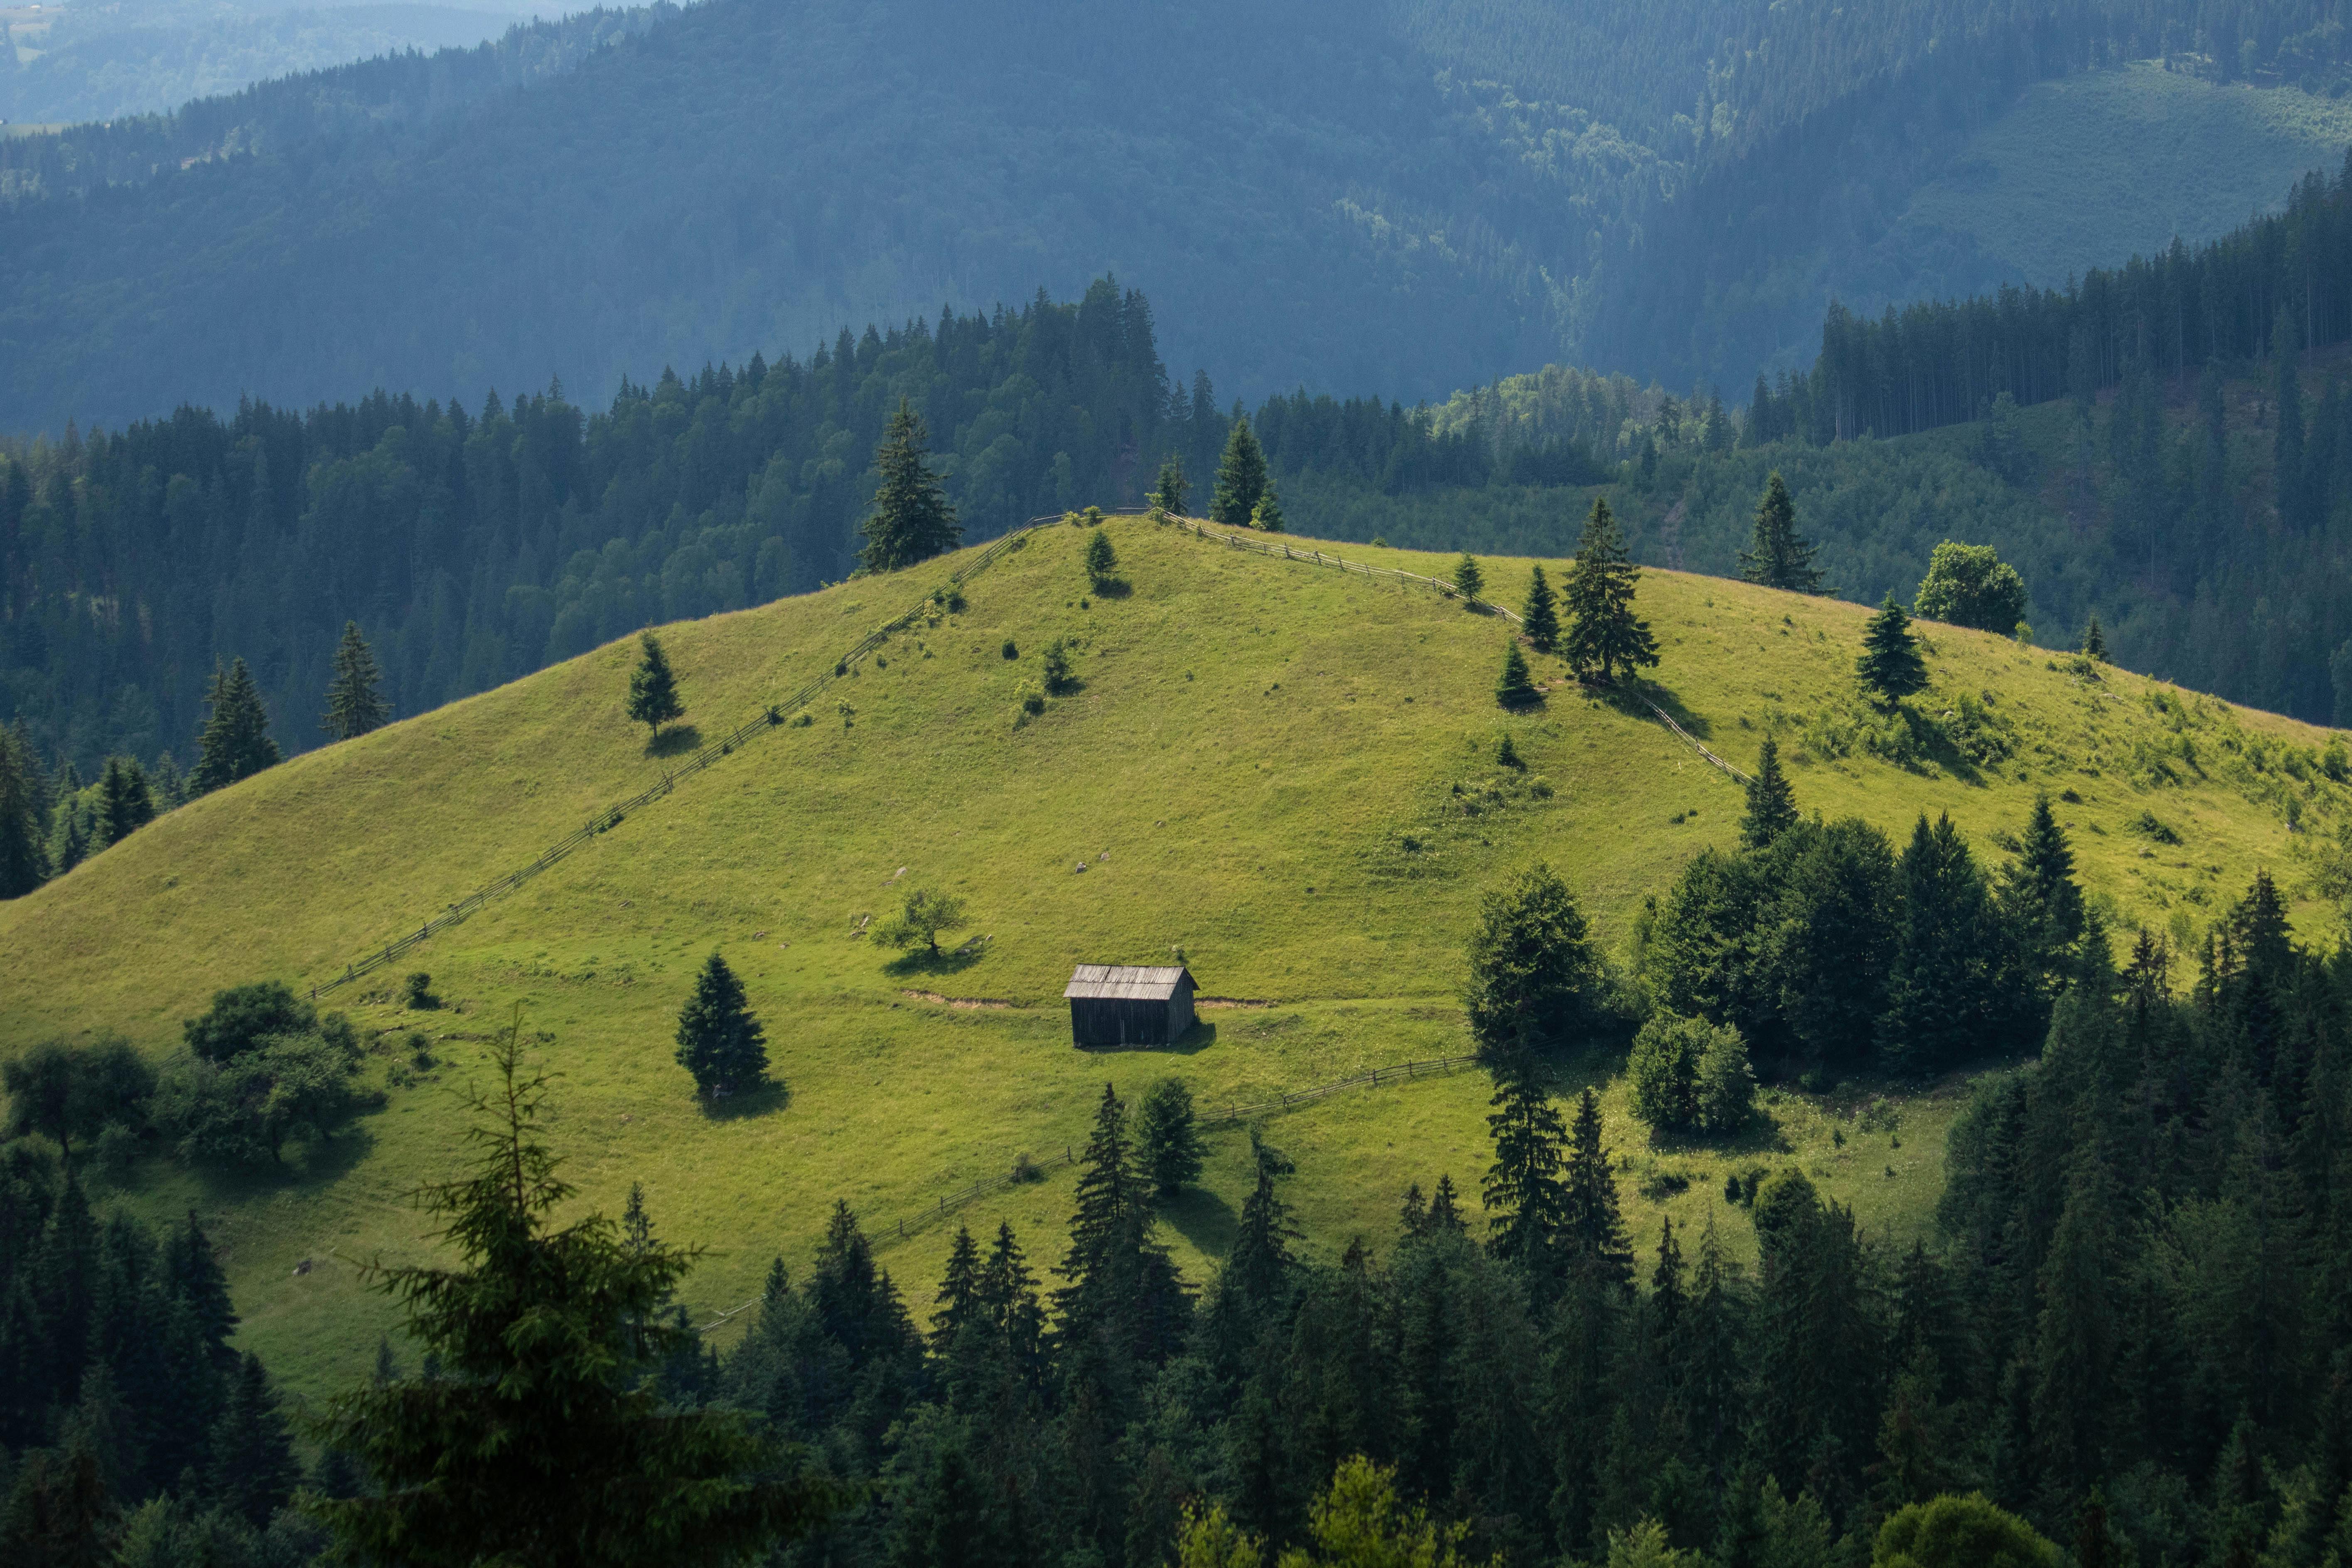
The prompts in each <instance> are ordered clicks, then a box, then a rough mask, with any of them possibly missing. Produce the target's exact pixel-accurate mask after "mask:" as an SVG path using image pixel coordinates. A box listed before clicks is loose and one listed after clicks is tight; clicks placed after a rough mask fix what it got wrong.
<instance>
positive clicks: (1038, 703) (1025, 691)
mask: <svg viewBox="0 0 2352 1568" xmlns="http://www.w3.org/2000/svg"><path fill="white" fill-rule="evenodd" d="M1014 695H1015V696H1017V697H1018V698H1019V699H1020V702H1021V711H1022V712H1024V713H1043V712H1044V711H1045V688H1044V687H1042V686H1040V685H1038V684H1037V683H1036V682H1035V681H1034V680H1024V681H1023V682H1022V683H1021V686H1020V689H1018V691H1016V692H1015V694H1014Z"/></svg>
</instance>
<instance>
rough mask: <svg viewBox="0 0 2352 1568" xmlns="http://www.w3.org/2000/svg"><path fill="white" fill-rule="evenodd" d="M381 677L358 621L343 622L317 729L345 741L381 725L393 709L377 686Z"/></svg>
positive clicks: (376, 728)
mask: <svg viewBox="0 0 2352 1568" xmlns="http://www.w3.org/2000/svg"><path fill="white" fill-rule="evenodd" d="M382 679H383V677H382V675H381V674H380V673H379V672H378V671H377V669H376V667H375V654H374V653H373V651H372V650H371V649H370V648H369V647H368V645H367V638H365V637H362V636H360V624H359V622H357V621H345V622H344V623H343V640H342V641H341V642H340V643H338V644H336V645H335V679H333V680H332V681H331V682H330V683H329V684H328V686H327V710H326V711H325V712H324V713H322V714H320V716H319V728H320V729H321V730H324V731H326V732H327V733H328V734H330V735H331V736H333V737H334V738H335V739H336V740H338V741H348V740H351V739H352V737H353V736H356V735H364V734H366V733H367V732H368V731H371V730H379V729H382V728H383V721H385V720H386V719H388V718H390V717H391V716H392V710H391V709H390V707H388V706H387V705H386V704H385V702H384V700H383V697H382V696H380V695H378V693H377V691H376V687H377V686H378V685H379V684H380V683H381V681H382Z"/></svg>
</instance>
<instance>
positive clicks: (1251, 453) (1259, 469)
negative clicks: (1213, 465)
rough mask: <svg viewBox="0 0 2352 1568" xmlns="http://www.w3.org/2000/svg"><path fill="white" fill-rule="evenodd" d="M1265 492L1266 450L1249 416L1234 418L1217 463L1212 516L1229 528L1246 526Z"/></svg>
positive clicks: (1210, 509) (1212, 498) (1211, 503)
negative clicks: (1259, 443) (1258, 438)
mask: <svg viewBox="0 0 2352 1568" xmlns="http://www.w3.org/2000/svg"><path fill="white" fill-rule="evenodd" d="M1264 494H1265V448H1264V447H1260V446H1259V445H1258V444H1257V434H1256V432H1255V431H1253V430H1252V429H1251V428H1250V424H1249V420H1248V418H1247V417H1246V416H1244V417H1241V418H1236V419H1235V420H1234V427H1233V432H1232V433H1231V434H1230V435H1228V436H1227V437H1225V455H1224V457H1223V458H1222V459H1220V460H1219V462H1218V464H1217V488H1216V489H1215V491H1214V492H1213V494H1212V495H1211V496H1210V498H1209V517H1210V520H1211V521H1215V522H1221V523H1223V524H1224V526H1226V527H1227V528H1247V527H1248V526H1249V525H1250V519H1251V517H1253V516H1254V515H1255V513H1256V511H1257V501H1258V497H1260V496H1262V495H1264Z"/></svg>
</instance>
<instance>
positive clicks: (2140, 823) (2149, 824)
mask: <svg viewBox="0 0 2352 1568" xmlns="http://www.w3.org/2000/svg"><path fill="white" fill-rule="evenodd" d="M2130 826H2131V830H2132V831H2133V832H2134V833H2137V834H2140V835H2142V836H2143V837H2147V838H2149V839H2151V840H2153V841H2154V842H2156V843H2158V844H2178V843H2179V842H2180V835H2179V834H2178V833H2175V832H2174V831H2173V830H2172V829H2171V827H2169V826H2167V825H2166V824H2165V823H2164V822H2163V821H2162V820H2161V819H2159V818H2158V816H2157V815H2156V813H2154V812H2152V811H2143V812H2141V813H2140V814H2139V815H2138V816H2135V817H2133V818H2132V819H2131V825H2130Z"/></svg>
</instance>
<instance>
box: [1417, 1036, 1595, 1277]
mask: <svg viewBox="0 0 2352 1568" xmlns="http://www.w3.org/2000/svg"><path fill="white" fill-rule="evenodd" d="M1488 1104H1489V1105H1490V1106H1491V1107H1492V1109H1491V1110H1488V1111H1487V1113H1486V1131H1487V1132H1488V1134H1489V1135H1490V1136H1492V1137H1493V1139H1494V1140H1495V1163H1493V1164H1492V1165H1490V1166H1489V1167H1487V1171H1486V1182H1485V1184H1483V1186H1482V1188H1481V1191H1482V1193H1483V1194H1484V1196H1485V1198H1486V1216H1487V1217H1486V1226H1487V1228H1488V1230H1489V1231H1490V1232H1491V1233H1492V1234H1491V1235H1490V1236H1489V1237H1487V1240H1486V1250H1487V1251H1489V1252H1491V1253H1493V1254H1494V1255H1495V1256H1496V1258H1501V1259H1502V1260H1503V1261H1505V1262H1507V1263H1509V1264H1512V1265H1513V1266H1515V1267H1517V1268H1518V1269H1519V1270H1520V1271H1521V1272H1522V1273H1524V1274H1525V1275H1526V1276H1527V1279H1528V1284H1529V1286H1530V1288H1531V1289H1534V1290H1535V1291H1536V1292H1537V1294H1538V1296H1539V1297H1541V1298H1544V1299H1547V1300H1548V1299H1549V1294H1550V1290H1551V1286H1552V1283H1553V1281H1554V1279H1555V1277H1556V1274H1557V1270H1558V1267H1559V1246H1560V1237H1561V1236H1562V1235H1563V1234H1564V1233H1565V1231H1566V1230H1567V1228H1568V1225H1569V1220H1570V1209H1569V1196H1568V1190H1567V1187H1566V1186H1565V1184H1563V1182H1562V1179H1561V1166H1562V1164H1563V1163H1564V1156H1565V1154H1566V1152H1567V1150H1566V1144H1567V1129H1566V1127H1565V1126H1564V1125H1563V1124H1562V1122H1561V1121H1560V1119H1559V1110H1558V1109H1557V1108H1555V1107H1554V1106H1553V1104H1552V1102H1551V1096H1550V1095H1549V1093H1548V1092H1547V1091H1546V1089H1545V1087H1544V1083H1543V1079H1542V1078H1541V1076H1540V1074H1539V1073H1538V1070H1537V1067H1536V1064H1535V1061H1534V1059H1533V1058H1530V1057H1528V1056H1527V1055H1525V1054H1524V1053H1519V1054H1515V1055H1514V1056H1513V1057H1511V1058H1510V1059H1508V1060H1507V1061H1505V1062H1503V1063H1502V1064H1500V1065H1499V1066H1497V1067H1496V1069H1495V1094H1494V1098H1493V1099H1492V1100H1489V1101H1488ZM1444 1197H1445V1199H1446V1200H1447V1204H1448V1206H1449V1207H1451V1200H1452V1197H1453V1194H1452V1193H1451V1192H1450V1191H1447V1192H1445V1193H1444ZM1430 1224H1431V1226H1432V1228H1435V1226H1436V1221H1435V1219H1434V1217H1433V1218H1432V1220H1431V1222H1430Z"/></svg>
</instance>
